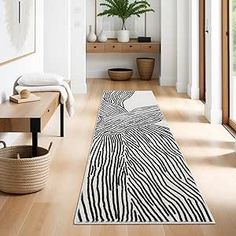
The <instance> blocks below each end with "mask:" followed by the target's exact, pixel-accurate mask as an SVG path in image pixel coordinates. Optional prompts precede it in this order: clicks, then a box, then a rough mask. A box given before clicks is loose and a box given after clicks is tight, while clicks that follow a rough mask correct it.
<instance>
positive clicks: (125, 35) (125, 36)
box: [117, 30, 129, 43]
mask: <svg viewBox="0 0 236 236" xmlns="http://www.w3.org/2000/svg"><path fill="white" fill-rule="evenodd" d="M117 40H118V42H120V43H128V42H129V31H128V30H120V31H118V38H117Z"/></svg>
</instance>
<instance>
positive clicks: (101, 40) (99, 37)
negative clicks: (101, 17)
mask: <svg viewBox="0 0 236 236" xmlns="http://www.w3.org/2000/svg"><path fill="white" fill-rule="evenodd" d="M98 41H99V42H101V43H104V42H106V41H107V36H106V34H105V32H104V31H103V30H102V31H101V33H100V34H99V36H98Z"/></svg>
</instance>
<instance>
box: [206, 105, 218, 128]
mask: <svg viewBox="0 0 236 236" xmlns="http://www.w3.org/2000/svg"><path fill="white" fill-rule="evenodd" d="M205 116H206V118H207V120H208V121H209V122H210V123H211V124H222V109H212V108H210V107H208V105H207V104H205Z"/></svg>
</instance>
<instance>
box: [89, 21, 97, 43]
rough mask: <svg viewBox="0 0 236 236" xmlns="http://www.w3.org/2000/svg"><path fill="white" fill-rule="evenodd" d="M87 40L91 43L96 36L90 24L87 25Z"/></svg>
mask: <svg viewBox="0 0 236 236" xmlns="http://www.w3.org/2000/svg"><path fill="white" fill-rule="evenodd" d="M87 40H88V42H91V43H93V42H95V41H96V40H97V36H96V34H95V33H94V32H93V28H92V25H90V26H89V34H88V37H87Z"/></svg>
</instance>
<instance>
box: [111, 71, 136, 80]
mask: <svg viewBox="0 0 236 236" xmlns="http://www.w3.org/2000/svg"><path fill="white" fill-rule="evenodd" d="M108 74H109V76H110V78H111V80H117V81H124V80H129V79H131V77H132V75H133V70H132V69H127V68H113V69H109V70H108Z"/></svg>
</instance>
